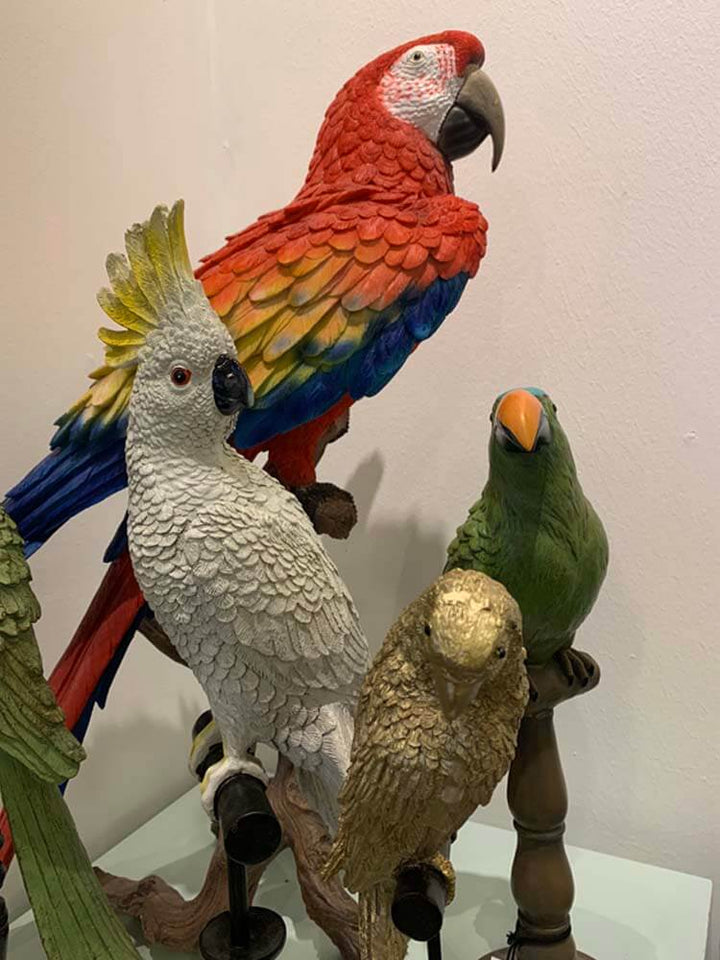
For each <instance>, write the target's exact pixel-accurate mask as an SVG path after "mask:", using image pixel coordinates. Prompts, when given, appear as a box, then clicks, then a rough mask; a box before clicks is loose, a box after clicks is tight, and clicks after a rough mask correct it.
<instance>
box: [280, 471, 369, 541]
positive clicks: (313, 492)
mask: <svg viewBox="0 0 720 960" xmlns="http://www.w3.org/2000/svg"><path fill="white" fill-rule="evenodd" d="M292 492H293V493H294V494H295V496H296V497H297V498H298V500H299V501H300V504H301V506H302V508H303V510H304V511H305V513H306V514H307V515H308V517H309V518H310V520H311V521H312V525H313V526H314V527H315V530H316V531H317V532H318V533H326V534H327V535H328V536H329V537H333V539H335V540H346V539H347V538H348V537H349V536H350V531H351V530H352V528H353V527H354V526H355V524H356V523H357V519H358V515H357V507H356V506H355V501H354V500H353V496H352V494H351V493H348V491H347V490H342V489H341V488H340V487H336V486H335V484H334V483H311V484H308V485H307V486H306V487H293V488H292Z"/></svg>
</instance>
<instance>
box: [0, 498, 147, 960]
mask: <svg viewBox="0 0 720 960" xmlns="http://www.w3.org/2000/svg"><path fill="white" fill-rule="evenodd" d="M30 579H31V577H30V569H29V567H28V565H27V563H26V561H25V557H24V555H23V541H22V538H21V537H20V535H19V533H18V531H17V528H16V526H15V524H14V523H13V521H12V520H11V519H10V517H9V516H8V515H7V514H6V513H5V511H4V510H3V509H2V508H1V507H0V793H2V799H3V802H4V804H5V808H6V810H7V814H8V817H9V819H10V828H11V830H12V834H13V840H14V842H15V847H16V849H17V855H18V860H19V862H20V868H21V870H22V874H23V880H24V882H25V889H26V890H27V892H28V896H29V898H30V903H31V904H32V908H33V913H34V915H35V922H36V923H37V928H38V932H39V933H40V936H41V939H42V941H43V947H44V949H45V954H46V956H47V957H48V958H49V960H100V958H104V957H112V958H113V960H138V957H139V954H138V953H137V951H136V950H135V948H134V947H133V944H132V941H131V940H130V937H129V936H128V934H127V932H126V931H125V928H124V927H123V926H122V924H121V923H120V921H119V920H118V918H117V917H116V916H115V913H114V911H113V909H112V907H111V906H110V904H109V902H108V900H107V898H106V897H105V894H104V893H103V890H102V888H101V886H100V884H99V883H98V880H97V878H96V877H95V874H94V872H93V869H92V865H91V864H90V861H89V860H88V857H87V853H86V852H85V848H84V847H83V845H82V842H81V841H80V838H79V836H78V834H77V830H76V829H75V824H74V823H73V820H72V817H71V816H70V812H69V810H68V808H67V806H66V804H65V801H64V800H63V798H62V797H61V795H60V791H59V790H58V788H57V784H59V783H61V782H62V781H64V780H67V779H68V778H70V777H74V776H75V774H76V773H77V771H78V767H79V766H80V763H81V762H82V760H83V759H84V758H85V751H84V750H83V748H82V747H81V746H80V744H79V743H78V742H77V740H76V739H75V737H74V736H73V735H72V734H71V733H70V731H69V730H68V729H67V728H66V727H65V720H64V717H63V713H62V711H61V710H60V708H59V706H58V704H57V701H56V700H55V696H54V694H53V692H52V690H51V689H50V687H49V686H48V685H47V683H46V682H45V678H44V676H43V669H42V659H41V657H40V651H39V649H38V646H37V642H36V640H35V632H34V630H33V624H34V623H35V622H36V621H37V619H38V617H39V616H40V606H39V604H38V602H37V600H36V598H35V595H34V594H33V592H32V589H31V588H30Z"/></svg>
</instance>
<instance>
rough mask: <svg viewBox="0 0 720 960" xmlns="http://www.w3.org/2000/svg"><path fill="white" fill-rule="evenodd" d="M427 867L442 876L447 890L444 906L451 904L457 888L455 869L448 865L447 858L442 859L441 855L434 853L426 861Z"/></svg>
mask: <svg viewBox="0 0 720 960" xmlns="http://www.w3.org/2000/svg"><path fill="white" fill-rule="evenodd" d="M426 863H427V865H428V866H429V867H432V868H433V870H437V872H438V873H440V874H442V877H443V879H444V881H445V886H446V888H447V900H446V901H445V902H446V904H451V903H452V902H453V900H454V899H455V890H456V886H457V879H456V876H455V868H454V867H453V865H452V864H451V863H450V861H449V860H448V858H447V857H444V856H443V855H442V854H441V853H436V854H435V856H434V857H432V859H430V860H427V861H426Z"/></svg>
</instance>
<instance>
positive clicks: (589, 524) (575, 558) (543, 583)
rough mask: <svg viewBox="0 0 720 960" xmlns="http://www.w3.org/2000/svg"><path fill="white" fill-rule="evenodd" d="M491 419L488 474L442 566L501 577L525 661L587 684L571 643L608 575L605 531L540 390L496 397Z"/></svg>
mask: <svg viewBox="0 0 720 960" xmlns="http://www.w3.org/2000/svg"><path fill="white" fill-rule="evenodd" d="M490 422H491V424H492V429H491V433H490V454H489V459H490V473H489V477H488V481H487V483H486V484H485V489H484V490H483V492H482V496H481V497H480V499H479V500H478V501H477V503H476V504H475V505H474V506H472V507H471V508H470V512H469V514H468V518H467V520H466V521H465V523H464V524H463V525H462V526H461V527H459V528H458V531H457V536H456V537H455V539H454V540H453V542H452V543H451V544H450V546H449V548H448V557H447V565H446V567H445V569H446V570H452V569H455V568H462V569H466V570H479V571H481V572H482V573H486V574H487V575H488V576H489V577H493V579H495V580H498V581H500V583H502V584H504V585H505V586H506V587H507V589H508V590H509V591H510V593H511V594H512V595H513V597H515V599H516V600H517V602H518V604H519V605H520V609H521V611H522V618H523V638H524V643H525V647H526V649H527V653H528V664H530V665H543V664H545V663H547V662H548V661H549V660H550V659H552V658H553V657H555V658H556V659H557V662H558V664H559V666H560V667H561V668H562V670H563V672H564V674H565V676H566V677H567V679H568V682H569V683H574V682H576V681H577V682H579V683H581V684H583V685H586V684H587V683H588V679H589V676H590V675H592V672H593V671H594V669H595V667H594V665H593V663H592V661H591V660H590V658H589V657H587V656H586V655H585V654H583V653H581V652H580V651H578V650H574V649H573V646H572V645H573V640H574V638H575V633H576V631H577V630H578V628H579V627H580V625H581V624H582V623H583V621H584V620H585V618H586V617H587V616H588V614H589V613H590V611H591V610H592V608H593V605H594V603H595V600H596V599H597V596H598V593H599V592H600V588H601V586H602V583H603V580H604V579H605V573H606V571H607V566H608V541H607V536H606V535H605V530H604V528H603V525H602V522H601V521H600V518H599V517H598V515H597V514H596V513H595V510H594V509H593V507H592V504H591V503H590V502H589V501H588V499H587V498H586V497H585V495H584V494H583V491H582V487H581V486H580V481H579V480H578V476H577V471H576V469H575V462H574V460H573V455H572V451H571V450H570V444H569V442H568V438H567V436H566V435H565V432H564V430H563V428H562V426H561V425H560V421H559V420H558V416H557V407H556V406H555V404H554V403H553V401H552V400H551V399H550V397H549V396H548V395H547V394H546V393H544V392H543V391H542V390H538V389H535V388H528V389H519V390H510V391H508V392H507V393H504V394H501V395H500V396H499V397H498V398H497V400H496V401H495V404H494V406H493V409H492V413H491V416H490Z"/></svg>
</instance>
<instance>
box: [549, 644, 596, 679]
mask: <svg viewBox="0 0 720 960" xmlns="http://www.w3.org/2000/svg"><path fill="white" fill-rule="evenodd" d="M555 660H556V661H557V663H558V666H559V667H560V669H561V670H562V672H563V675H564V676H565V677H566V679H567V682H568V686H569V687H571V686H572V685H573V684H574V683H575V682H576V681H577V683H579V684H580V686H581V687H587V685H588V684H589V683H590V680H591V679H592V678H593V677H594V676H595V661H594V660H593V659H592V657H590V656H588V654H586V653H583V652H582V651H581V650H575V649H573V648H572V647H569V648H568V649H567V650H560V651H559V653H556V654H555Z"/></svg>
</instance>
